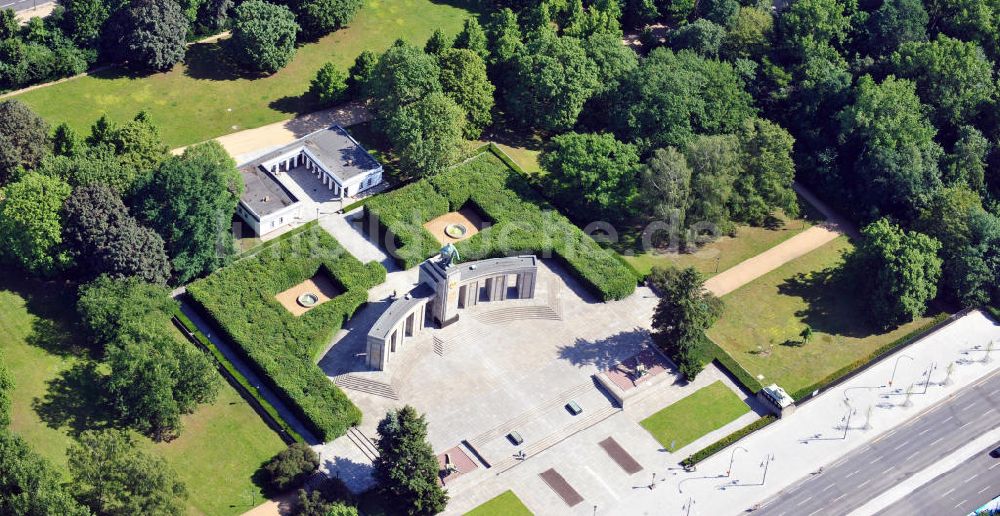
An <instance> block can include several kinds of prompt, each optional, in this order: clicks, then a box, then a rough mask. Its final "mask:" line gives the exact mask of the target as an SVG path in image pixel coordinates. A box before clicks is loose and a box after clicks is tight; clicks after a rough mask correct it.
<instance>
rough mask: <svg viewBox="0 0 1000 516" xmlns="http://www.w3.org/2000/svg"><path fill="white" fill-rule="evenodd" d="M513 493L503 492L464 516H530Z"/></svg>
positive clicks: (529, 512)
mask: <svg viewBox="0 0 1000 516" xmlns="http://www.w3.org/2000/svg"><path fill="white" fill-rule="evenodd" d="M531 514H532V512H531V511H529V510H528V508H527V507H525V506H524V503H523V502H521V499H520V498H518V497H517V495H516V494H514V491H504V492H503V493H502V494H501V495H500V496H498V497H496V498H494V499H492V500H490V501H488V502H486V503H484V504H482V505H480V506H479V507H476V508H475V509H472V510H471V511H469V512H467V513H465V516H522V515H525V516H531Z"/></svg>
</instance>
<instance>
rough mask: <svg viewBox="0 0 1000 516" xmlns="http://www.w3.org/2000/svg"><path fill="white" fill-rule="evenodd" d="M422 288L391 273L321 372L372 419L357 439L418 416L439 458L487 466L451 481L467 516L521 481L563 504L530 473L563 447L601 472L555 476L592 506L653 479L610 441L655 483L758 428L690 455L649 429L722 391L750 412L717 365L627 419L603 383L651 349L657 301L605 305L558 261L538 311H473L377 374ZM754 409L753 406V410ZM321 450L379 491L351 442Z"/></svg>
mask: <svg viewBox="0 0 1000 516" xmlns="http://www.w3.org/2000/svg"><path fill="white" fill-rule="evenodd" d="M331 219H333V217H331ZM324 222H325V223H324V224H323V226H324V227H326V228H327V229H328V230H330V231H331V232H332V233H334V234H335V236H336V237H338V240H340V241H341V242H348V244H346V245H345V246H346V247H347V248H348V250H350V251H351V252H352V253H354V254H355V255H359V256H363V257H365V258H367V259H378V258H379V256H378V254H377V253H374V252H373V247H374V246H372V244H371V243H370V242H368V241H367V240H365V239H364V238H363V237H361V236H360V235H358V234H353V235H352V234H351V232H352V231H357V227H356V226H354V227H350V226H348V225H344V224H340V223H338V224H332V223H331V222H326V221H324ZM380 261H381V260H380ZM416 282H417V277H416V270H415V269H411V270H409V271H399V270H396V271H395V272H391V273H390V274H389V277H388V279H387V281H386V283H384V284H383V285H380V286H378V287H376V288H375V289H372V291H370V292H369V304H368V305H367V306H366V307H364V308H363V309H362V310H360V311H359V312H358V313H357V314H355V316H354V317H352V318H351V320H350V321H348V323H347V324H346V325H345V326H344V329H343V330H342V331H340V332H339V333H338V334H337V335H336V336H335V337H334V338H333V342H332V343H331V347H330V349H329V351H328V352H327V353H326V354H325V355H324V356H323V358H322V359H321V360H320V362H319V365H320V367H321V368H323V370H324V371H325V372H326V373H327V374H328V375H329V376H330V377H331V380H332V381H335V382H336V383H337V384H338V385H340V386H341V387H343V388H344V389H345V392H346V393H347V394H348V396H350V397H351V399H352V401H354V402H355V403H356V404H357V405H358V407H359V408H361V410H362V412H363V413H364V420H363V422H362V424H361V426H360V428H359V430H360V431H361V433H363V434H364V435H367V436H369V437H372V438H374V436H375V435H376V431H375V428H376V426H377V424H378V421H379V420H380V419H381V417H382V416H383V415H384V414H385V413H386V411H388V410H391V409H394V408H398V407H401V406H402V405H404V404H410V405H413V406H414V407H416V408H417V410H418V411H420V412H422V413H425V414H426V415H427V420H428V437H429V440H430V442H431V444H432V446H433V448H434V450H435V452H438V453H443V452H444V451H446V450H451V449H454V448H455V447H456V446H458V447H460V449H461V450H463V451H465V452H468V453H469V454H470V455H472V456H474V457H476V460H477V462H478V463H479V464H478V466H479V467H477V468H476V469H474V470H473V471H471V472H469V473H468V474H465V475H459V476H457V477H454V480H450V481H449V482H448V488H449V492H450V493H451V495H452V496H453V497H456V499H457V500H463V501H462V502H459V503H456V505H455V507H456V508H460V507H464V508H465V509H468V508H470V507H471V505H469V504H470V503H472V502H474V501H476V500H480V498H481V497H482V496H483V495H484V494H485V493H493V494H494V495H495V494H498V493H499V491H497V492H493V491H494V489H492V488H491V487H490V486H492V485H493V484H496V486H497V488H499V487H502V486H504V485H508V484H511V483H512V482H513V483H514V484H513V485H517V484H519V483H522V482H523V485H524V487H523V488H519V489H518V494H519V496H522V498H523V499H525V501H526V502H527V503H529V504H530V506H534V507H539V506H545V504H548V503H560V504H564V502H563V501H562V500H561V499H560V498H559V497H558V496H557V495H556V493H555V492H554V491H553V490H552V489H551V488H550V487H549V486H548V485H546V483H545V482H543V481H542V480H541V479H540V478H538V477H537V475H536V474H531V475H527V476H525V474H524V472H526V471H529V470H530V471H534V470H536V469H538V468H540V467H541V466H543V465H548V466H547V467H546V468H543V469H547V468H548V467H553V466H554V465H558V464H559V462H560V456H552V455H551V453H549V450H551V449H552V448H553V447H555V446H558V447H559V448H560V449H563V448H566V447H567V446H569V447H571V448H572V447H578V449H579V450H580V451H579V453H581V454H583V456H587V455H589V454H594V457H595V460H593V461H588V468H589V470H588V471H592V472H593V473H594V475H595V476H594V478H593V479H590V477H580V474H579V472H572V471H563V470H562V468H556V469H557V471H558V472H559V473H560V474H561V475H562V476H564V477H565V478H566V479H567V481H569V482H570V484H571V485H573V487H574V488H575V489H577V490H579V491H580V493H581V494H582V495H583V496H584V497H585V498H586V499H591V498H592V497H593V496H594V494H593V492H592V491H593V490H594V489H599V488H600V485H601V482H617V483H633V482H638V481H639V479H638V478H633V477H639V476H641V475H644V474H645V473H644V472H643V473H636V474H634V475H629V474H627V473H626V472H625V471H624V470H623V469H622V468H621V466H619V465H618V463H617V462H615V461H614V460H612V459H611V457H610V456H609V455H608V453H607V452H606V451H605V450H604V449H603V448H601V447H600V446H599V444H598V443H599V442H600V441H603V440H605V439H606V438H608V437H614V438H615V440H617V442H618V443H620V444H621V446H622V447H623V448H624V451H625V452H626V453H627V454H629V455H631V456H632V457H633V458H634V459H635V460H636V461H637V462H638V463H639V464H640V465H641V467H642V468H643V470H644V471H649V472H652V471H655V470H657V469H662V464H663V463H664V461H668V462H669V461H672V462H677V461H678V460H680V459H681V458H683V456H684V455H683V454H685V453H689V450H693V449H697V448H698V447H700V446H703V445H704V444H707V443H708V442H711V441H713V440H715V439H718V438H719V437H721V436H722V435H725V434H726V433H728V432H730V431H732V430H734V429H736V428H738V427H740V426H743V425H745V424H747V423H749V422H750V421H752V420H753V419H755V418H756V417H758V414H757V413H755V412H753V411H751V412H750V413H748V414H747V415H745V416H743V417H741V418H740V419H738V420H737V421H734V422H733V423H731V424H729V425H726V427H724V428H722V429H720V430H718V431H716V432H712V433H711V434H709V435H707V436H705V437H704V438H703V439H699V440H698V441H696V442H695V443H692V444H691V445H690V446H688V447H686V449H683V450H677V451H676V452H675V453H667V452H666V451H664V450H661V446H660V445H659V443H657V442H656V441H655V440H654V439H653V438H652V437H651V436H650V435H649V434H648V433H647V432H646V431H645V430H643V429H642V428H641V427H640V426H639V424H638V421H640V420H641V419H643V418H645V417H647V416H649V415H650V414H652V413H654V412H656V411H657V410H659V409H661V408H663V407H664V406H666V405H668V404H670V403H673V402H675V401H677V400H679V399H680V398H682V397H684V396H686V395H688V394H690V393H692V392H694V391H695V390H696V389H698V388H701V387H703V386H705V385H708V384H710V383H712V382H714V381H716V380H720V379H721V380H722V381H723V382H725V383H726V384H727V385H728V386H729V387H730V388H732V389H733V390H734V391H735V392H737V393H739V394H740V395H741V397H743V398H744V399H745V398H746V395H745V394H744V393H742V392H740V391H739V389H738V388H737V387H736V386H735V384H733V383H732V382H731V381H730V380H729V379H728V378H726V377H725V376H724V375H723V374H722V373H721V371H719V370H718V369H716V368H714V366H710V367H709V368H708V369H707V370H706V371H705V372H704V373H703V374H702V375H700V376H699V378H698V380H697V381H696V382H694V383H693V384H686V383H685V382H683V381H681V380H680V378H679V377H678V376H677V374H676V371H675V370H674V368H673V367H672V366H670V367H669V369H668V370H666V371H664V372H662V373H660V374H658V375H656V376H655V377H654V378H651V379H644V381H643V382H641V383H640V384H639V385H640V387H637V388H634V389H630V392H632V391H635V392H634V394H633V396H632V397H630V398H629V400H628V402H627V404H626V408H625V409H624V410H623V409H622V407H621V406H620V404H618V403H616V401H615V400H614V399H613V398H612V397H611V396H610V395H609V393H608V391H607V390H605V389H602V388H601V387H599V386H598V385H597V383H596V382H595V378H594V375H595V374H597V373H600V372H601V371H604V370H607V369H609V368H611V367H613V366H615V365H617V364H618V363H620V362H622V361H624V360H626V359H628V358H629V357H632V356H634V355H636V354H637V353H640V352H643V351H644V350H649V349H650V347H649V346H651V345H652V342H651V339H650V336H649V331H648V329H649V321H650V318H651V316H652V311H653V308H654V307H655V305H656V301H657V298H656V297H655V295H654V294H653V293H652V292H651V291H649V290H648V289H646V288H644V287H643V288H639V289H637V291H636V293H635V294H633V295H632V296H630V297H628V298H627V299H624V300H621V301H614V302H609V303H602V302H599V301H598V300H597V299H596V298H595V297H593V296H592V295H591V294H590V293H589V292H587V291H586V290H585V289H584V288H583V287H582V286H581V285H580V284H579V283H578V282H577V281H576V280H575V279H574V278H573V277H571V276H570V275H569V274H568V273H567V272H566V271H565V270H563V269H562V268H561V267H560V266H558V265H557V264H555V262H554V261H552V260H542V262H541V265H540V267H539V270H538V283H537V287H536V288H537V291H536V293H535V297H534V299H531V300H507V301H503V302H495V303H481V304H480V305H478V306H476V307H474V308H471V309H468V310H464V311H463V312H462V313H461V314H462V315H461V319H460V320H459V321H458V322H457V323H455V324H453V325H451V326H448V327H447V328H443V329H438V328H428V329H427V331H424V332H421V333H418V334H417V335H416V336H414V337H412V338H410V339H408V340H407V341H406V342H405V343H404V344H403V345H402V346H401V348H400V349H399V351H398V352H397V353H396V354H395V355H394V356H393V357H392V367H391V368H390V369H389V371H371V370H369V368H368V367H366V366H365V360H364V357H363V356H362V354H363V353H364V351H365V347H364V345H365V338H366V333H367V331H368V328H369V327H370V326H371V324H372V323H373V322H374V321H375V320H376V319H377V318H378V317H379V316H380V315H381V314H382V312H384V311H385V310H386V308H387V307H388V306H389V304H391V302H392V296H393V295H394V294H395V295H402V294H403V293H405V292H407V291H408V290H409V289H410V288H412V287H413V286H414V285H415V284H416ZM668 364H669V363H668ZM570 401H575V402H576V403H577V404H578V405H579V406H580V407H581V408H582V409H583V412H582V413H581V414H579V415H577V416H573V415H571V414H570V413H569V412H568V411H567V410H566V408H565V404H566V403H568V402H570ZM747 401H748V402H749V403H750V404H751V405H752V406H754V402H753V400H747ZM511 431H517V432H518V433H520V434H521V436H522V437H523V438H524V444H522V445H521V446H518V447H515V446H514V445H513V444H512V443H510V442H509V441H508V440H507V438H506V436H507V434H508V433H509V432H511ZM321 451H322V455H323V458H324V466H323V467H324V469H326V470H328V471H331V472H336V473H338V474H340V475H341V476H344V477H347V478H348V479H349V480H350V481H351V483H352V484H354V485H356V486H357V487H363V486H365V485H368V484H369V482H370V479H367V478H366V475H367V471H368V470H367V468H368V464H370V460H368V458H367V457H366V456H365V455H364V454H363V453H361V452H360V451H359V450H358V447H357V446H356V445H355V444H354V443H353V442H352V441H351V439H349V438H346V437H345V438H341V439H338V440H337V441H334V442H332V443H327V444H326V445H324V446H323V447H321ZM518 451H524V452H525V459H523V460H522V459H520V458H518V457H515V453H516V452H518ZM575 454H576V452H574V455H575ZM545 457H548V458H545ZM486 465H489V467H488V468H487V467H486ZM539 471H541V470H539ZM498 475H499V476H498ZM484 483H485V484H484ZM522 491H523V494H522ZM485 499H486V498H482V500H480V501H484V500H485ZM539 504H541V505H539ZM473 505H474V504H473ZM564 506H565V504H564ZM577 508H579V506H577Z"/></svg>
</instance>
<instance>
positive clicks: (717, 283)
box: [705, 183, 858, 297]
mask: <svg viewBox="0 0 1000 516" xmlns="http://www.w3.org/2000/svg"><path fill="white" fill-rule="evenodd" d="M793 188H795V191H796V192H798V194H799V195H801V196H802V197H803V198H804V199H805V200H806V201H807V202H809V204H812V205H813V207H815V208H816V210H817V211H819V212H820V213H821V214H823V217H825V218H826V220H825V221H823V222H821V223H819V224H817V225H815V226H813V227H811V228H809V229H807V230H805V231H803V232H801V233H799V234H798V235H795V236H793V237H792V238H789V239H788V240H785V241H784V242H782V243H780V244H778V245H776V246H774V247H772V248H770V249H768V250H767V251H764V252H763V253H760V254H758V255H757V256H754V257H753V258H748V259H746V260H744V261H742V262H740V263H738V264H736V265H734V266H733V267H730V268H729V269H726V270H724V271H722V272H720V273H719V274H716V275H715V276H713V277H711V278H710V279H709V280H708V281H706V282H705V288H706V289H708V291H709V292H711V293H713V294H715V295H716V296H719V297H722V296H724V295H726V294H728V293H730V292H732V291H734V290H736V289H738V288H740V287H742V286H743V285H746V284H747V283H750V282H751V281H753V280H755V279H757V278H759V277H761V276H763V275H765V274H767V273H769V272H771V271H773V270H775V269H777V268H778V267H781V266H782V265H784V264H786V263H788V262H790V261H792V260H794V259H796V258H798V257H800V256H802V255H805V254H808V253H810V252H812V251H814V250H816V249H818V248H819V247H821V246H823V245H825V244H828V243H830V242H831V241H833V240H834V239H836V238H837V237H839V236H841V235H844V234H846V235H849V236H851V237H857V236H858V232H857V230H856V229H855V228H854V226H853V225H851V223H850V222H848V221H847V220H846V219H844V218H842V217H841V216H840V215H838V214H837V213H836V212H834V211H833V210H832V209H831V208H830V207H829V206H827V205H826V203H824V202H823V201H821V200H819V199H818V198H817V197H816V196H815V195H813V193H812V192H810V191H809V190H807V189H806V188H805V187H804V186H802V185H801V184H799V183H795V184H794V185H793Z"/></svg>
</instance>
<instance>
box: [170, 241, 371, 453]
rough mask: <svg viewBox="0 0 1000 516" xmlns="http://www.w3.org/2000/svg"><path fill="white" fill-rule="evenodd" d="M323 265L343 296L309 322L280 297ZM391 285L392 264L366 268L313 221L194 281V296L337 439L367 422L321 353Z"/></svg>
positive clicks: (316, 427)
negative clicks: (320, 363) (378, 289)
mask: <svg viewBox="0 0 1000 516" xmlns="http://www.w3.org/2000/svg"><path fill="white" fill-rule="evenodd" d="M321 268H325V270H326V271H327V272H328V273H329V274H330V275H331V277H332V278H334V279H335V280H337V281H339V282H340V283H341V285H342V286H343V287H344V290H345V292H344V293H343V294H341V295H339V296H337V297H335V298H334V299H331V300H330V301H327V302H326V303H323V304H321V305H319V306H317V307H316V308H313V309H312V310H310V311H309V312H307V313H305V314H304V315H302V316H301V317H295V316H293V315H292V314H291V313H290V312H288V311H287V310H286V309H285V308H284V307H282V306H281V305H280V304H279V303H278V301H277V300H276V299H275V298H274V296H275V294H277V293H278V292H281V291H283V290H286V289H288V288H289V287H292V286H294V285H297V284H299V283H301V282H302V281H304V280H306V279H308V278H310V277H312V276H313V275H314V274H315V273H316V272H317V271H319V270H320V269H321ZM383 281H385V268H384V267H382V266H381V265H380V264H377V263H369V264H362V263H361V262H359V261H358V260H357V259H355V258H354V257H353V256H351V255H350V254H349V253H348V252H347V251H345V250H344V249H343V248H342V247H340V245H339V244H338V243H337V242H336V241H335V240H334V239H333V237H331V236H330V235H329V234H328V233H327V232H326V231H324V230H323V229H321V228H320V227H319V226H318V225H317V224H315V223H311V224H308V225H306V226H305V227H303V228H302V229H301V230H299V231H297V232H295V233H292V234H288V235H285V236H284V238H282V239H280V240H279V241H278V242H277V243H273V244H271V245H268V246H265V247H263V248H261V249H259V250H255V254H252V255H250V256H248V257H245V258H243V259H241V260H239V261H237V262H236V263H234V264H232V265H230V266H228V267H225V268H223V269H220V270H218V271H216V272H215V273H213V274H212V275H210V276H208V277H207V278H204V279H202V280H199V281H196V282H194V283H192V284H191V285H189V286H188V293H189V294H190V295H191V297H192V299H193V300H194V301H195V303H196V304H197V305H198V306H200V307H201V309H203V310H204V311H205V312H206V313H207V314H208V315H209V316H210V317H211V318H213V319H214V320H215V321H216V323H217V324H218V326H219V328H220V329H221V330H222V332H223V333H224V334H225V335H226V337H227V338H228V339H229V340H230V341H232V342H233V344H234V345H235V346H236V348H237V349H238V350H239V351H240V352H241V353H242V354H243V355H244V357H245V358H246V359H247V360H248V361H249V362H250V363H251V364H252V365H253V366H254V367H255V368H256V369H257V370H258V371H259V372H260V373H261V374H262V376H263V377H265V378H267V379H268V381H269V382H270V383H271V384H272V386H273V388H274V390H275V391H276V392H277V393H278V395H279V396H281V397H282V398H283V399H284V400H285V402H286V403H288V405H289V408H290V409H291V410H292V411H293V412H295V413H296V415H297V416H299V417H300V418H302V420H303V422H304V423H305V424H306V425H307V426H309V427H310V429H311V430H312V431H314V432H315V433H316V434H317V437H319V438H321V439H323V440H324V441H330V440H333V439H335V438H337V437H339V436H341V435H343V434H344V433H345V432H346V431H347V428H348V427H350V426H353V425H356V424H358V423H360V421H361V411H360V410H358V408H357V407H355V406H354V404H353V403H351V400H350V399H348V398H347V396H346V395H345V394H344V393H343V392H342V391H341V390H340V389H339V388H337V386H335V385H334V384H333V383H332V382H331V381H330V379H329V378H327V376H326V374H324V373H323V372H322V371H321V370H320V369H319V368H318V367H317V366H316V358H317V357H316V355H317V354H318V353H319V352H321V351H322V350H323V348H324V346H325V345H326V344H327V343H328V342H329V341H330V339H331V338H332V337H333V335H334V333H336V332H337V331H338V330H339V329H340V328H341V326H342V325H343V324H344V321H345V320H347V318H349V317H350V316H351V315H352V314H354V312H355V311H356V310H357V309H358V307H360V306H361V305H362V304H364V303H365V302H366V301H367V300H368V289H369V288H371V287H373V286H375V285H378V284H379V283H382V282H383Z"/></svg>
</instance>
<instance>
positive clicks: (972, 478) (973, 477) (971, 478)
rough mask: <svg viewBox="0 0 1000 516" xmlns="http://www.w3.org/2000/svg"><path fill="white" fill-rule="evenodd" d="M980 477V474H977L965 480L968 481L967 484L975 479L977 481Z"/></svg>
mask: <svg viewBox="0 0 1000 516" xmlns="http://www.w3.org/2000/svg"><path fill="white" fill-rule="evenodd" d="M978 476H979V473H976V474H975V475H972V476H971V477H969V478H967V479H965V481H966V482H968V481H970V480H974V479H975V478H976V477H978Z"/></svg>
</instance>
